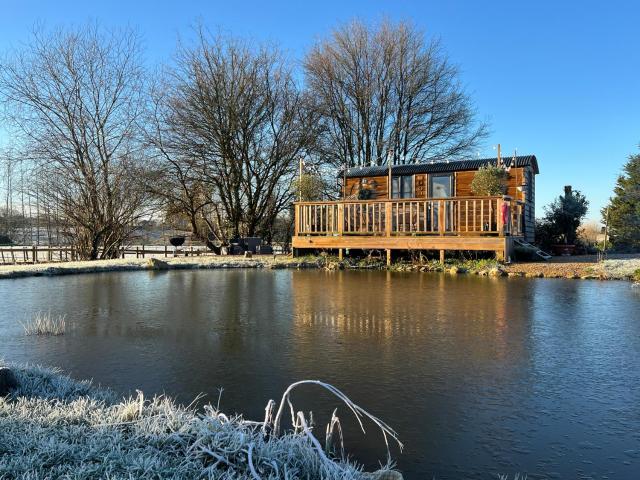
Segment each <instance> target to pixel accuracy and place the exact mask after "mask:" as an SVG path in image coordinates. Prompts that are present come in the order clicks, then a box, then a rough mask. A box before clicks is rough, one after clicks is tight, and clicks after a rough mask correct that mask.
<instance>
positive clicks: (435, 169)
mask: <svg viewBox="0 0 640 480" xmlns="http://www.w3.org/2000/svg"><path fill="white" fill-rule="evenodd" d="M514 160H515V162H514ZM502 161H503V162H504V164H505V165H506V166H507V167H527V166H532V167H533V171H534V172H535V173H536V174H537V173H540V171H539V169H538V160H537V159H536V156H535V155H518V156H517V157H513V156H511V157H502ZM497 164H498V159H497V157H493V158H474V159H468V160H442V161H432V162H425V163H410V164H404V165H393V166H392V167H391V174H392V175H413V174H414V173H444V172H455V171H460V170H477V169H479V168H480V167H482V166H485V165H497ZM388 173H389V167H388V166H387V165H375V166H371V167H352V168H348V169H347V173H346V176H347V178H353V177H373V176H380V175H387V174H388ZM343 174H344V172H343V171H342V170H340V173H339V176H342V175H343Z"/></svg>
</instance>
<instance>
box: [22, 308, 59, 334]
mask: <svg viewBox="0 0 640 480" xmlns="http://www.w3.org/2000/svg"><path fill="white" fill-rule="evenodd" d="M20 323H21V324H22V328H24V333H25V335H63V334H64V332H65V330H66V328H67V320H66V315H58V316H56V317H54V316H53V315H51V312H47V313H43V312H38V313H36V316H35V317H33V318H32V319H31V320H28V321H26V322H24V323H23V322H20Z"/></svg>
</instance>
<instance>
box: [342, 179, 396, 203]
mask: <svg viewBox="0 0 640 480" xmlns="http://www.w3.org/2000/svg"><path fill="white" fill-rule="evenodd" d="M388 184H389V177H387V176H380V177H363V178H347V188H346V193H345V197H346V198H348V199H350V198H351V199H357V198H358V192H359V191H360V190H361V189H363V188H368V189H370V190H371V191H372V192H373V195H372V197H371V198H372V199H384V198H389V195H388V194H389V186H388Z"/></svg>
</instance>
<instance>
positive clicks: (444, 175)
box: [428, 172, 455, 198]
mask: <svg viewBox="0 0 640 480" xmlns="http://www.w3.org/2000/svg"><path fill="white" fill-rule="evenodd" d="M440 177H449V196H448V197H434V196H433V179H434V178H440ZM428 182H429V183H428V187H429V198H452V197H454V196H455V192H454V181H453V173H451V172H449V173H436V174H431V175H429V179H428Z"/></svg>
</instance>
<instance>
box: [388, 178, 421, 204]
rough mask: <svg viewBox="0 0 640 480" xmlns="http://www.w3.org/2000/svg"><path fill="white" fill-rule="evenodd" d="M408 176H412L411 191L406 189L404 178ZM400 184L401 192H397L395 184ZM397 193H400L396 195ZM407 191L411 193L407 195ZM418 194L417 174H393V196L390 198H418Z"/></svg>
mask: <svg viewBox="0 0 640 480" xmlns="http://www.w3.org/2000/svg"><path fill="white" fill-rule="evenodd" d="M406 178H411V191H410V192H405V190H404V186H405V183H404V179H406ZM396 182H397V184H398V186H399V187H400V188H399V189H398V190H399V192H396V189H395V184H396ZM396 193H398V195H397V196H396ZM406 193H411V195H410V196H407V195H406ZM415 194H416V176H415V175H392V176H391V196H390V198H391V199H392V200H393V199H397V200H401V199H406V198H416V197H415Z"/></svg>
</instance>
